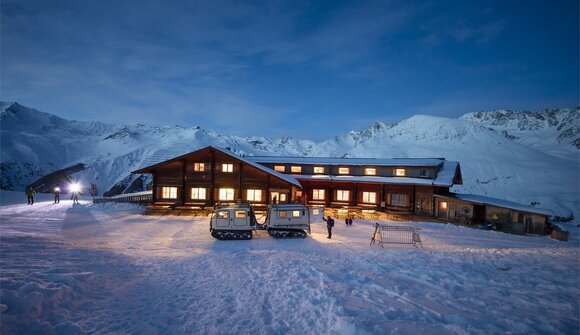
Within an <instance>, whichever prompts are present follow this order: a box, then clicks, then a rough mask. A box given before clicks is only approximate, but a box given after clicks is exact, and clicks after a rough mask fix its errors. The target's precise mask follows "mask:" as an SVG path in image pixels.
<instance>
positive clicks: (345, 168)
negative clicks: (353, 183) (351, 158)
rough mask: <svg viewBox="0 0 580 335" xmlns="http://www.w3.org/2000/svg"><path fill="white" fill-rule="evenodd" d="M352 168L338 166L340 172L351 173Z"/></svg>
mask: <svg viewBox="0 0 580 335" xmlns="http://www.w3.org/2000/svg"><path fill="white" fill-rule="evenodd" d="M349 172H350V169H349V168H347V167H341V168H338V174H349Z"/></svg>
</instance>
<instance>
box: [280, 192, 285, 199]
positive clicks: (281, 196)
mask: <svg viewBox="0 0 580 335" xmlns="http://www.w3.org/2000/svg"><path fill="white" fill-rule="evenodd" d="M280 201H286V193H281V194H280Z"/></svg>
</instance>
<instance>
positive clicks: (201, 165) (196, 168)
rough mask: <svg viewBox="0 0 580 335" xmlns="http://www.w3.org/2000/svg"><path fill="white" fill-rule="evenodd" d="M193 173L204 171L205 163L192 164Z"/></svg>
mask: <svg viewBox="0 0 580 335" xmlns="http://www.w3.org/2000/svg"><path fill="white" fill-rule="evenodd" d="M193 171H197V172H203V171H205V163H193Z"/></svg>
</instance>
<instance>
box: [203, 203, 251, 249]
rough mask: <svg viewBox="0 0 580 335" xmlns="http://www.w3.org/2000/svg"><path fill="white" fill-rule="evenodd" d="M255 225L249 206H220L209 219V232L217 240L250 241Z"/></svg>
mask: <svg viewBox="0 0 580 335" xmlns="http://www.w3.org/2000/svg"><path fill="white" fill-rule="evenodd" d="M257 224H258V222H257V221H256V215H255V214H254V210H253V209H252V207H251V206H250V205H248V204H228V205H220V206H218V207H216V209H215V211H214V213H213V215H212V217H211V220H210V228H209V231H210V232H211V236H213V237H215V238H217V239H219V240H251V239H252V232H253V231H254V230H255V229H256V225H257Z"/></svg>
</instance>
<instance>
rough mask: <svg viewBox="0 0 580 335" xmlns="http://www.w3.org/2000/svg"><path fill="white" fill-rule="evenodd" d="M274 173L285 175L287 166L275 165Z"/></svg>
mask: <svg viewBox="0 0 580 335" xmlns="http://www.w3.org/2000/svg"><path fill="white" fill-rule="evenodd" d="M274 171H276V172H281V173H285V172H286V166H285V165H274Z"/></svg>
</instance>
